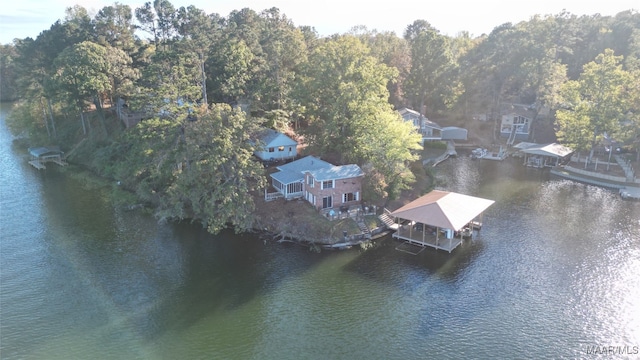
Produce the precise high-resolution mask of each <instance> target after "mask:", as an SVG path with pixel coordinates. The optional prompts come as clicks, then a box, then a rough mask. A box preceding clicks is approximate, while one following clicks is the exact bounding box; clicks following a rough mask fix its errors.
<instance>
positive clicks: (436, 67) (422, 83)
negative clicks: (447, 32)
mask: <svg viewBox="0 0 640 360" xmlns="http://www.w3.org/2000/svg"><path fill="white" fill-rule="evenodd" d="M404 38H405V39H406V40H407V42H408V44H409V48H410V51H411V67H410V69H409V73H408V74H407V76H406V82H405V84H404V92H405V94H406V96H407V98H408V99H409V101H410V105H411V106H412V107H413V108H414V109H418V111H420V112H422V113H435V112H436V111H437V110H440V109H443V105H444V103H445V99H444V98H443V97H444V96H447V94H449V93H450V92H451V88H450V87H448V84H451V83H452V82H451V78H450V77H449V75H450V73H451V71H452V70H453V68H454V65H455V64H454V61H453V55H452V54H451V47H450V45H449V41H448V38H447V37H446V36H444V35H441V34H440V33H439V31H438V30H436V29H435V28H434V27H433V26H431V25H430V24H429V23H428V22H426V21H424V20H416V21H414V22H413V24H411V25H409V26H408V27H407V29H406V31H405V33H404ZM425 108H426V109H427V110H426V111H425Z"/></svg>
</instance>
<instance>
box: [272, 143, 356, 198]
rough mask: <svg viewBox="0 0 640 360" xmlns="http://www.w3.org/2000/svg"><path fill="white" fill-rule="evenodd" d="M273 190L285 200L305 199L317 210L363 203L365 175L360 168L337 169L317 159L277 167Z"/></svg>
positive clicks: (311, 158)
mask: <svg viewBox="0 0 640 360" xmlns="http://www.w3.org/2000/svg"><path fill="white" fill-rule="evenodd" d="M277 169H278V170H280V171H278V172H275V173H273V174H271V175H270V176H271V183H272V185H273V187H274V188H275V189H276V190H278V192H279V193H281V194H282V195H281V196H283V197H284V198H285V199H292V198H300V197H302V198H304V199H305V200H306V201H308V202H309V203H311V204H312V205H313V206H314V207H315V208H316V209H330V208H340V207H345V206H349V205H355V204H359V203H360V200H361V193H362V178H363V177H364V172H363V171H362V169H360V167H359V166H358V165H355V164H349V165H341V166H336V165H333V164H330V163H328V162H326V161H324V160H320V159H318V158H316V157H313V156H306V157H304V158H302V159H299V160H296V161H293V162H290V163H288V164H284V165H281V166H278V167H277Z"/></svg>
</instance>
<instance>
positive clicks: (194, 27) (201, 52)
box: [176, 6, 222, 104]
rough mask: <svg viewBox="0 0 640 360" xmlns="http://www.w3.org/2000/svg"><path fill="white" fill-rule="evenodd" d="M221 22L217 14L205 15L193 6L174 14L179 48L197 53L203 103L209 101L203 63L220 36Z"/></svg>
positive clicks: (183, 8) (204, 63)
mask: <svg viewBox="0 0 640 360" xmlns="http://www.w3.org/2000/svg"><path fill="white" fill-rule="evenodd" d="M221 23H222V19H221V18H220V17H219V16H218V15H217V14H212V15H207V14H206V13H205V12H204V11H202V10H200V9H198V8H196V7H195V6H189V7H187V8H185V7H181V8H180V9H178V12H177V15H176V28H177V31H178V34H179V35H180V42H179V47H180V49H184V50H185V51H189V52H192V53H195V54H197V58H198V60H199V66H200V84H201V87H202V102H203V103H204V104H208V102H209V100H208V94H207V75H206V71H205V65H206V63H207V59H208V57H209V54H210V51H211V47H212V46H213V44H215V43H216V42H218V41H219V38H220V37H221V32H222V29H221V26H220V24H221Z"/></svg>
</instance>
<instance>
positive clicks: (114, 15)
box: [93, 2, 135, 53]
mask: <svg viewBox="0 0 640 360" xmlns="http://www.w3.org/2000/svg"><path fill="white" fill-rule="evenodd" d="M93 22H94V25H95V33H96V41H97V42H98V43H99V44H101V45H104V46H106V45H110V46H112V47H114V48H117V49H121V50H124V51H125V52H127V53H130V52H131V51H132V50H133V48H134V46H135V35H134V32H135V25H134V24H133V14H132V11H131V7H130V6H129V5H124V4H120V3H117V2H116V3H115V4H113V5H112V6H105V7H103V8H102V9H100V11H98V13H97V14H96V16H95V17H94V20H93Z"/></svg>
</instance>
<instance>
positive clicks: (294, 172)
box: [271, 155, 364, 184]
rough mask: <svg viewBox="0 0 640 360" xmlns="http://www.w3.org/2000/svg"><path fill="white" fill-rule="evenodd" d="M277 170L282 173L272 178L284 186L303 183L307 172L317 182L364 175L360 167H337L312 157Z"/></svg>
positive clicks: (351, 165)
mask: <svg viewBox="0 0 640 360" xmlns="http://www.w3.org/2000/svg"><path fill="white" fill-rule="evenodd" d="M277 169H278V170H280V171H278V172H276V173H273V174H271V177H272V178H273V179H275V180H278V181H279V182H281V183H283V184H291V183H293V182H297V181H303V180H304V173H305V172H309V173H310V174H311V175H312V176H313V177H314V179H316V180H317V181H325V180H337V179H348V178H353V177H358V176H362V175H364V172H363V171H362V169H360V167H359V166H358V165H355V164H350V165H342V166H335V165H332V164H330V163H328V162H326V161H323V160H320V159H318V158H316V157H314V156H311V155H309V156H306V157H303V158H302V159H299V160H296V161H292V162H290V163H287V164H284V165H281V166H278V167H277Z"/></svg>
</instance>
